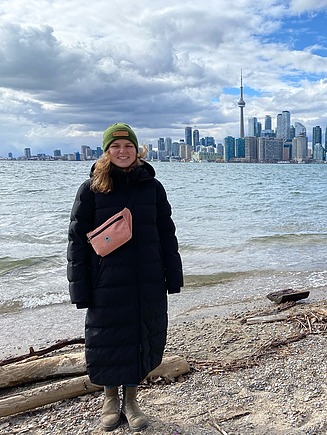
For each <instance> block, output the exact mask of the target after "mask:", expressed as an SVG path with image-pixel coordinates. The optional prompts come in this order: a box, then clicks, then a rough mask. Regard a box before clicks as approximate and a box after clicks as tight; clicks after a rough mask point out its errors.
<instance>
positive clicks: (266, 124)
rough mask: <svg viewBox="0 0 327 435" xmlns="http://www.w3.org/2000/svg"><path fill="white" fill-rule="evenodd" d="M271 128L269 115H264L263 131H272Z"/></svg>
mask: <svg viewBox="0 0 327 435" xmlns="http://www.w3.org/2000/svg"><path fill="white" fill-rule="evenodd" d="M271 126H272V124H271V116H270V115H266V116H265V130H272V128H271Z"/></svg>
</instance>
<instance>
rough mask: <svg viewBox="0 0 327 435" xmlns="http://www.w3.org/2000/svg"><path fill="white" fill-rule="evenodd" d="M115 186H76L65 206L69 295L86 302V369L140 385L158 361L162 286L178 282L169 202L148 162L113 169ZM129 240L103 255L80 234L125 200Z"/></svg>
mask: <svg viewBox="0 0 327 435" xmlns="http://www.w3.org/2000/svg"><path fill="white" fill-rule="evenodd" d="M111 177H112V179H113V186H114V188H113V191H112V192H110V193H108V194H102V193H94V192H92V191H91V190H90V180H88V181H86V182H85V183H83V184H82V185H81V187H80V188H79V190H78V192H77V195H76V199H75V202H74V205H73V208H72V212H71V223H70V227H69V245H68V280H69V282H70V284H69V288H70V297H71V301H72V303H75V304H77V307H88V310H87V314H86V321H85V348H86V362H87V369H88V374H89V377H90V379H91V381H92V382H93V383H95V384H99V385H124V384H138V383H140V382H141V381H142V380H143V379H144V378H145V377H146V375H147V374H148V373H149V372H150V371H151V370H153V369H154V368H155V367H156V366H158V365H159V364H160V362H161V359H162V354H163V351H164V347H165V343H166V333H167V292H168V293H177V292H179V291H180V287H181V286H182V285H183V277H182V265H181V259H180V256H179V253H178V245H177V239H176V237H175V226H174V223H173V221H172V219H171V207H170V205H169V203H168V201H167V197H166V192H165V190H164V188H163V186H162V185H161V183H160V182H159V181H158V180H156V179H155V178H154V177H155V172H154V169H153V167H152V166H150V165H149V164H148V163H146V162H144V164H143V165H142V166H138V167H136V168H135V169H134V170H132V171H130V172H124V171H122V170H120V169H118V168H116V169H114V170H113V171H112V173H111ZM129 198H130V202H129V208H130V210H131V212H132V216H133V237H132V240H130V241H129V242H127V243H126V244H125V245H123V246H121V247H120V248H118V249H117V250H116V251H114V252H112V253H111V254H109V255H107V256H106V257H103V258H102V257H99V256H97V255H96V254H95V252H94V251H93V249H92V248H91V246H90V245H89V244H88V243H87V240H86V233H87V232H88V231H90V230H93V229H94V228H96V227H97V226H99V225H100V224H102V223H103V222H104V221H105V220H106V219H108V218H109V217H111V216H112V215H114V214H115V213H117V212H119V211H120V210H122V209H123V208H124V207H125V206H126V204H127V202H128V201H129Z"/></svg>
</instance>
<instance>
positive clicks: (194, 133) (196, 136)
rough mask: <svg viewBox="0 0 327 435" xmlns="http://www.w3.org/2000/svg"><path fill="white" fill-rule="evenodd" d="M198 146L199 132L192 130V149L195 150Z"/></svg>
mask: <svg viewBox="0 0 327 435" xmlns="http://www.w3.org/2000/svg"><path fill="white" fill-rule="evenodd" d="M199 146H200V132H199V130H197V129H195V130H193V150H194V151H197V147H199Z"/></svg>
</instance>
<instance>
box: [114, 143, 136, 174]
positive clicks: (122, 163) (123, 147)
mask: <svg viewBox="0 0 327 435" xmlns="http://www.w3.org/2000/svg"><path fill="white" fill-rule="evenodd" d="M108 152H109V155H110V161H111V163H113V164H114V165H116V166H118V167H119V168H123V169H126V168H129V167H130V166H131V165H132V164H133V163H134V162H135V160H136V156H137V152H136V148H135V146H134V144H133V142H130V141H129V140H127V139H116V140H115V141H113V142H112V143H111V144H110V146H109V148H108Z"/></svg>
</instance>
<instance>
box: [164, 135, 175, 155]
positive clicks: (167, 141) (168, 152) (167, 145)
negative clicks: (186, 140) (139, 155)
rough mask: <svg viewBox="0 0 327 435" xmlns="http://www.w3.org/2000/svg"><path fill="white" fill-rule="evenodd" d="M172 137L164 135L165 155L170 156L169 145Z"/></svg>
mask: <svg viewBox="0 0 327 435" xmlns="http://www.w3.org/2000/svg"><path fill="white" fill-rule="evenodd" d="M172 143H173V141H172V139H171V137H166V138H165V150H166V151H167V156H168V157H171V147H172Z"/></svg>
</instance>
